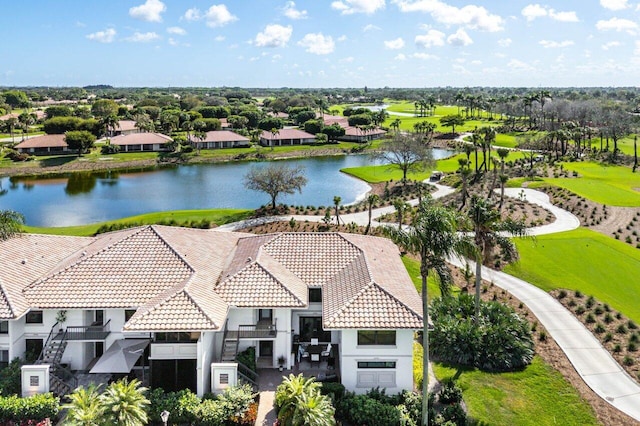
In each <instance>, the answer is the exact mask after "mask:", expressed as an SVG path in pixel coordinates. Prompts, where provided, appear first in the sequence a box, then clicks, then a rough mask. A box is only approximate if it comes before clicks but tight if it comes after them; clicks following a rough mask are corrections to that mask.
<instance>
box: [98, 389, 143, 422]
mask: <svg viewBox="0 0 640 426" xmlns="http://www.w3.org/2000/svg"><path fill="white" fill-rule="evenodd" d="M146 391H147V388H145V387H141V386H140V381H138V380H137V379H133V380H132V381H131V382H129V381H128V380H127V379H123V380H119V381H117V382H113V383H111V384H110V385H109V386H108V387H107V389H105V391H104V393H103V394H102V395H101V396H100V399H101V402H102V404H103V405H104V407H105V414H106V416H107V418H108V420H109V421H108V422H107V424H117V425H122V426H140V425H144V424H147V422H148V421H149V419H148V417H147V411H146V407H147V406H148V405H149V404H150V402H149V400H148V399H147V398H146V397H145V395H144V394H145V392H146Z"/></svg>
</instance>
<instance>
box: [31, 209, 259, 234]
mask: <svg viewBox="0 0 640 426" xmlns="http://www.w3.org/2000/svg"><path fill="white" fill-rule="evenodd" d="M252 213H253V210H240V209H211V210H174V211H166V212H156V213H147V214H142V215H138V216H131V217H125V218H122V219H118V220H113V221H109V222H102V223H92V224H89V225H80V226H65V227H58V228H41V227H34V226H25V227H24V230H25V232H30V233H34V234H53V235H76V236H89V235H94V234H95V233H96V231H97V230H98V228H100V227H101V226H102V225H108V224H113V223H139V224H153V223H158V222H161V221H170V220H175V221H176V222H178V223H184V222H191V221H201V220H209V221H212V222H214V223H215V224H217V225H224V224H225V223H231V222H236V221H239V220H243V219H246V218H248V217H249V216H250V215H251V214H252Z"/></svg>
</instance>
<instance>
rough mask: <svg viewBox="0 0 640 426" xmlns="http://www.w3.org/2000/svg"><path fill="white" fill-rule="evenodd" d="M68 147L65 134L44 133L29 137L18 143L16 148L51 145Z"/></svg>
mask: <svg viewBox="0 0 640 426" xmlns="http://www.w3.org/2000/svg"><path fill="white" fill-rule="evenodd" d="M59 146H61V147H66V146H68V145H67V143H66V142H65V141H64V135H42V136H36V137H34V138H30V139H27V140H26V141H24V142H20V143H19V144H18V145H16V148H23V149H26V148H49V147H59Z"/></svg>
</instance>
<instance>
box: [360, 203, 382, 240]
mask: <svg viewBox="0 0 640 426" xmlns="http://www.w3.org/2000/svg"><path fill="white" fill-rule="evenodd" d="M379 200H380V197H378V195H377V194H369V196H368V197H367V207H368V210H369V222H367V227H366V228H365V229H364V234H365V235H367V234H368V233H369V229H371V215H372V213H373V212H372V210H373V205H374V204H375V203H377V202H378V201H379Z"/></svg>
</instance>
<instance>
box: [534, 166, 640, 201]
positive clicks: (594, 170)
mask: <svg viewBox="0 0 640 426" xmlns="http://www.w3.org/2000/svg"><path fill="white" fill-rule="evenodd" d="M563 165H564V168H565V170H569V171H576V172H578V173H579V175H580V177H579V178H569V179H567V178H546V179H545V181H546V182H549V183H551V184H553V185H556V186H560V187H562V188H566V189H568V190H569V191H571V192H574V193H576V194H578V195H580V196H582V197H585V198H588V199H590V200H593V201H596V202H598V203H601V204H607V205H612V206H624V207H638V206H640V192H639V191H638V189H639V188H640V173H632V172H631V169H630V168H629V167H624V166H610V165H603V164H599V163H594V162H580V163H563Z"/></svg>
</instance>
